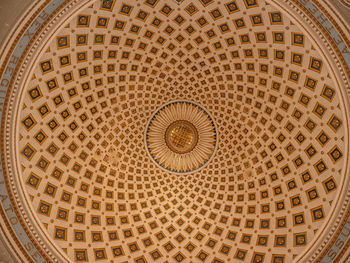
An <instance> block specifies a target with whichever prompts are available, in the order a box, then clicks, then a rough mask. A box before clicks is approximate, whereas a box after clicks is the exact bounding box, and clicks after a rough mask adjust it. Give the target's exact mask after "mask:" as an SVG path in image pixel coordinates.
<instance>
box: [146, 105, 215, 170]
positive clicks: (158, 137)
mask: <svg viewBox="0 0 350 263" xmlns="http://www.w3.org/2000/svg"><path fill="white" fill-rule="evenodd" d="M216 140H217V134H216V128H215V124H214V122H213V120H212V118H211V117H210V115H209V114H208V113H207V112H206V111H205V110H204V109H203V108H202V107H200V106H198V105H196V104H194V103H192V102H186V101H177V102H172V103H169V104H166V105H165V106H163V107H161V108H160V109H159V110H158V111H157V112H156V113H155V114H154V115H153V117H152V119H151V120H150V122H149V124H148V127H147V130H146V145H147V150H148V152H149V154H150V155H151V157H152V159H153V160H154V161H155V162H156V163H157V164H158V165H159V166H160V167H162V168H164V169H166V170H168V171H171V172H176V173H188V172H193V171H194V170H197V169H199V168H202V167H203V166H204V165H205V164H206V163H207V162H208V161H209V160H210V158H211V156H212V155H213V153H214V150H215V146H216V144H217V141H216Z"/></svg>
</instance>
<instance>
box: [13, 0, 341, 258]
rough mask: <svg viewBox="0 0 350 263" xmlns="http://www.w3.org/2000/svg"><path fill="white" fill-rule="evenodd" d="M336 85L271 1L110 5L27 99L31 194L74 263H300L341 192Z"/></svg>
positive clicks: (23, 109)
mask: <svg viewBox="0 0 350 263" xmlns="http://www.w3.org/2000/svg"><path fill="white" fill-rule="evenodd" d="M332 76H333V73H332V71H331V70H330V67H329V65H328V64H327V63H326V61H325V59H324V58H323V56H322V55H321V53H320V52H319V51H318V49H317V48H316V47H315V45H314V44H313V43H312V41H311V40H310V37H309V35H308V34H307V33H305V32H303V31H302V30H301V29H300V28H299V27H298V26H297V25H295V24H294V23H293V22H292V21H291V20H290V19H289V17H288V16H287V15H286V14H284V13H283V12H282V11H281V10H279V9H277V8H276V7H274V6H273V5H271V4H269V3H268V2H266V1H264V0H259V1H255V0H235V1H214V0H194V1H188V0H183V1H181V0H179V1H177V0H170V1H163V0H146V1H137V0H131V1H116V2H115V1H109V0H103V1H95V2H93V3H92V4H91V5H90V6H88V7H85V8H84V9H82V10H79V12H78V14H76V15H74V16H73V17H70V18H69V19H68V20H67V22H66V24H65V25H64V26H63V27H62V28H61V29H60V30H59V31H58V32H57V34H55V36H54V37H53V38H52V39H51V40H50V42H48V43H47V46H46V47H45V49H44V50H43V52H41V54H40V56H39V57H38V58H37V59H36V63H35V65H34V66H33V69H32V73H31V75H30V80H29V81H28V85H27V86H26V88H25V92H23V98H22V101H21V105H20V107H19V108H20V111H19V113H18V114H19V118H18V132H17V133H16V135H15V136H16V138H17V141H18V150H17V153H16V155H18V158H19V159H18V161H19V163H20V167H21V175H20V176H21V180H22V182H23V185H24V186H23V187H24V190H25V192H26V193H27V195H28V197H29V199H30V202H31V206H32V208H33V210H34V211H35V213H36V215H37V219H38V220H39V221H40V222H41V223H42V225H43V226H44V227H45V229H46V230H45V231H47V233H48V235H49V236H50V237H51V238H52V240H53V242H54V243H55V245H57V246H59V247H60V248H61V249H62V250H63V251H64V253H66V254H67V256H68V258H70V260H72V261H74V262H95V261H98V260H102V261H103V262H158V261H159V262H292V261H293V259H295V258H296V257H297V256H298V255H299V254H301V253H302V251H304V250H305V248H306V247H307V246H308V245H309V244H311V243H312V242H313V241H314V238H315V235H316V234H317V231H318V230H319V229H320V228H321V226H322V225H323V223H324V222H325V219H326V218H327V217H328V216H329V215H330V212H331V209H332V204H333V201H334V200H335V198H336V195H337V193H338V188H339V185H340V184H341V182H342V167H343V164H344V155H345V153H346V149H345V148H346V147H345V143H344V136H345V134H346V129H345V127H344V125H343V123H344V114H343V104H342V103H343V102H342V99H341V96H340V93H339V87H338V86H337V83H336V82H335V80H334V77H332ZM199 168H200V169H199Z"/></svg>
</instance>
